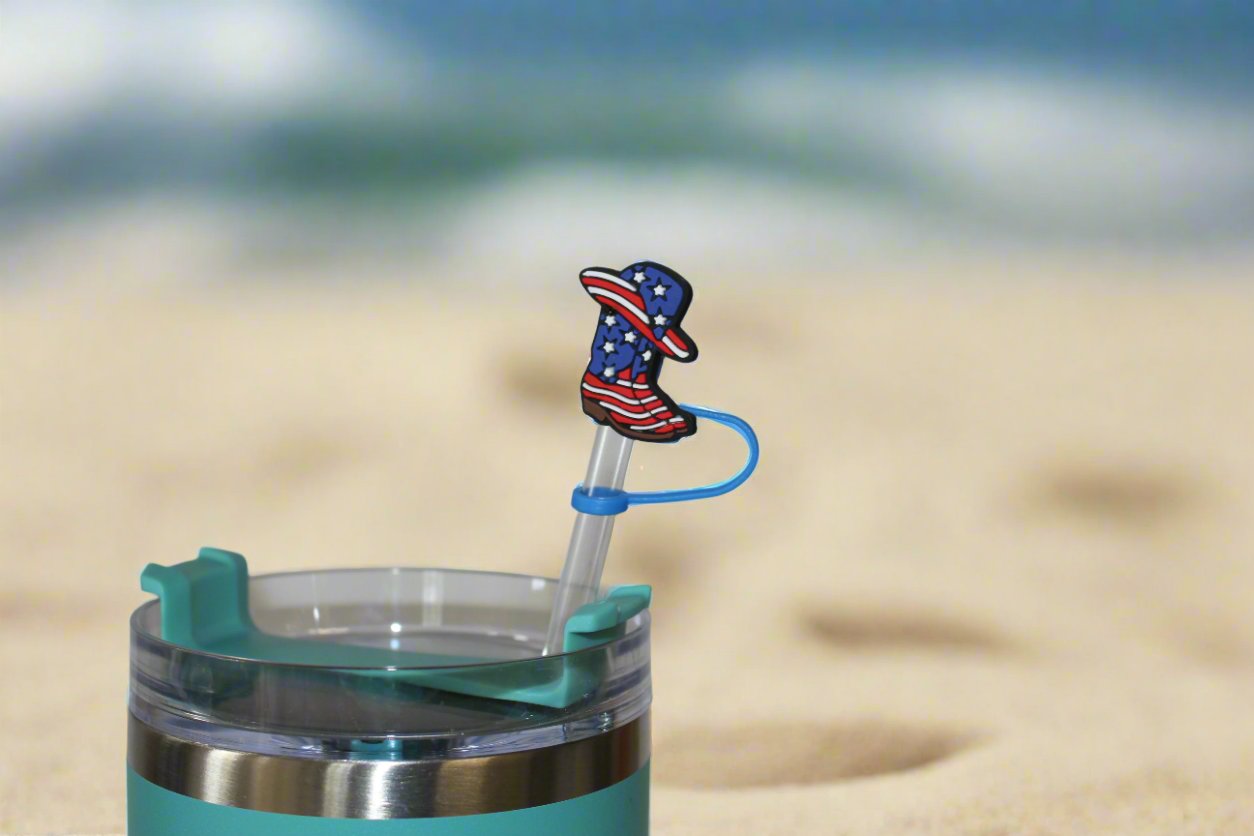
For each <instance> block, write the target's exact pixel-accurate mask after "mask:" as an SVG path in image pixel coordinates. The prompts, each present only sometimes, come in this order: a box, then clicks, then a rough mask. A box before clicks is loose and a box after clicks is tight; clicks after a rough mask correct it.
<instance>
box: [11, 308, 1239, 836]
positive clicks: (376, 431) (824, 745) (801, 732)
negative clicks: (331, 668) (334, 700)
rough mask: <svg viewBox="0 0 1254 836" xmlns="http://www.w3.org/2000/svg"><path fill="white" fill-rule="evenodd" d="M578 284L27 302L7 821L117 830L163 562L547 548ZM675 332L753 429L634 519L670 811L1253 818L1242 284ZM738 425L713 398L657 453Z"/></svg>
mask: <svg viewBox="0 0 1254 836" xmlns="http://www.w3.org/2000/svg"><path fill="white" fill-rule="evenodd" d="M566 297H569V301H566ZM577 297H578V294H577V293H571V294H565V295H564V294H563V293H562V292H559V291H558V290H554V291H553V292H552V293H551V294H550V295H549V297H548V298H544V297H543V296H541V295H536V296H533V297H532V298H531V299H530V300H529V301H525V302H520V303H519V305H518V306H517V307H515V309H514V310H513V312H510V313H507V311H506V310H505V308H504V306H503V305H499V306H495V307H493V306H489V305H487V304H486V303H485V302H484V301H483V300H481V299H472V298H469V297H460V296H434V297H433V296H432V295H431V294H430V293H428V294H425V295H420V294H418V293H416V292H412V291H403V290H385V289H378V288H376V289H374V290H372V291H370V292H364V291H359V292H357V293H356V294H351V293H349V292H348V291H336V290H320V291H313V290H297V289H295V288H290V287H289V288H286V289H284V288H275V289H272V290H270V291H268V292H243V291H238V290H237V291H232V292H229V293H228V292H223V293H218V294H199V295H198V294H192V293H190V292H180V293H173V292H170V293H166V292H154V293H152V294H150V295H149V296H148V297H146V298H144V299H137V298H133V297H127V296H125V295H119V296H117V297H115V298H112V299H108V300H105V299H102V298H101V297H100V296H99V295H88V294H78V295H70V296H66V295H62V296H50V295H46V294H40V293H35V292H30V293H24V294H17V293H11V294H9V295H7V296H5V297H3V300H2V302H3V304H2V309H3V310H2V312H0V387H2V388H0V394H2V404H0V406H2V409H0V443H2V447H0V453H2V460H0V465H2V467H3V472H4V474H5V477H6V478H5V479H4V480H3V483H2V485H3V487H2V490H3V492H4V494H3V502H2V503H0V520H2V524H3V528H2V530H0V548H2V549H3V555H4V557H3V564H2V568H0V572H2V573H3V574H2V575H0V658H3V660H4V664H5V670H6V674H5V676H4V677H3V679H0V722H2V724H3V728H4V730H5V752H4V757H3V758H0V832H3V833H109V834H111V833H121V832H122V831H123V828H124V802H123V792H122V789H123V763H124V740H123V731H124V726H125V716H126V715H125V712H126V709H125V694H126V675H127V667H126V653H127V634H126V624H127V616H128V614H129V612H130V611H131V610H132V609H133V608H134V607H135V606H136V605H137V604H139V603H141V602H142V601H144V600H145V598H146V596H145V595H144V594H143V593H142V592H141V591H140V590H139V587H138V581H137V578H138V573H139V570H140V569H141V567H142V566H143V565H144V564H145V563H147V562H148V561H161V562H177V561H180V560H185V559H188V558H191V557H192V556H194V554H195V552H196V549H197V548H198V547H199V546H201V545H204V544H213V545H218V546H222V547H226V548H231V549H235V550H238V551H242V552H244V553H245V554H246V555H248V557H249V558H250V560H251V562H252V564H253V566H254V568H255V569H256V570H257V571H267V570H286V569H295V568H311V567H327V566H368V565H386V564H406V565H439V566H463V567H480V568H496V569H502V570H513V571H524V572H534V573H545V574H552V573H555V572H556V571H557V570H558V568H559V564H560V560H561V556H562V551H563V548H564V543H565V538H566V536H567V533H568V530H569V528H568V527H569V522H570V514H571V512H570V510H569V508H568V507H567V506H566V498H567V496H568V493H569V490H570V486H571V484H572V482H574V481H575V480H576V479H577V477H578V476H579V475H580V474H581V472H582V467H583V463H584V461H583V460H584V456H585V455H586V449H587V443H588V442H589V441H590V439H591V434H592V432H591V429H590V427H589V426H588V425H587V424H586V422H585V419H583V418H582V416H581V415H580V414H579V409H578V405H577V402H576V400H575V391H576V388H575V387H576V385H577V381H578V378H579V373H580V371H581V366H580V361H579V357H580V355H581V353H582V352H583V351H584V350H585V348H586V340H587V338H588V336H589V333H590V328H591V323H590V321H589V319H590V311H589V310H588V309H587V306H586V305H585V304H584V300H582V299H580V298H577ZM554 300H561V301H556V302H555V301H554ZM569 323H574V326H573V327H572V326H571V325H570V324H569ZM685 324H686V326H687V327H688V331H689V333H691V334H692V335H693V336H694V337H695V338H696V339H697V340H698V342H699V343H700V345H701V349H702V360H701V361H700V362H699V363H697V364H696V365H695V366H692V367H686V368H678V367H676V368H669V369H668V370H667V373H666V375H665V376H664V379H663V380H664V383H665V384H666V386H667V388H668V390H669V391H671V393H672V394H674V395H676V396H677V397H679V398H680V399H683V400H689V401H693V402H697V403H708V404H710V405H718V406H722V407H725V408H728V409H730V410H733V411H735V412H738V413H740V414H742V415H744V416H746V417H748V418H750V419H751V420H752V421H753V422H754V423H755V424H756V426H757V427H758V429H759V432H760V433H761V436H762V438H763V442H764V455H763V459H762V466H761V470H760V472H759V474H758V475H757V476H756V477H755V478H754V480H753V481H752V482H751V483H750V485H748V486H746V488H745V489H743V490H742V491H741V492H739V493H737V494H735V495H732V496H729V497H726V498H724V499H721V500H718V501H713V502H709V503H705V504H702V505H694V506H692V507H688V508H682V509H681V508H645V509H637V510H634V511H632V512H631V514H630V516H629V518H628V519H626V520H624V521H623V522H622V523H621V524H620V526H619V534H618V536H617V537H616V541H615V545H614V549H613V552H612V554H611V558H610V564H611V565H610V570H609V574H610V579H611V580H613V581H637V582H648V583H652V584H653V585H654V586H655V589H656V596H655V605H654V617H655V627H656V631H655V635H654V680H655V685H654V688H655V756H654V770H655V771H654V776H655V779H654V814H653V821H654V831H655V832H656V833H659V834H664V836H687V835H688V834H721V833H746V834H796V833H816V834H844V833H850V834H890V833H891V834H903V833H909V834H987V835H988V836H991V834H1011V833H1013V834H1073V833H1074V834H1092V833H1101V834H1137V836H1146V834H1172V835H1173V836H1175V835H1176V834H1216V833H1224V834H1231V833H1254V607H1252V606H1251V603H1252V601H1254V444H1251V428H1254V294H1251V293H1250V292H1248V291H1243V290H1241V289H1239V286H1237V285H1229V286H1227V287H1223V286H1218V285H1215V286H1189V287H1184V286H1180V287H1176V288H1174V289H1173V288H1166V287H1153V288H1151V287H1141V288H1139V289H1132V288H1127V287H1125V288H1117V287H1111V288H1107V289H1092V288H1089V289H1080V288H1078V287H1074V288H1070V289H1060V288H1059V287H1057V286H1053V287H1047V286H1028V287H1022V288H1020V289H1018V290H1015V291H993V290H988V289H978V288H965V289H964V288H951V289H949V290H946V291H939V290H931V291H925V290H922V289H919V288H914V289H906V288H899V289H896V290H873V289H868V288H863V289H852V288H846V289H844V290H839V291H821V290H817V289H810V290H804V291H800V290H799V291H797V293H796V294H795V295H794V297H793V298H791V299H790V305H789V306H788V307H784V306H783V305H782V304H781V303H780V302H778V301H772V300H770V299H767V298H764V295H763V294H762V293H760V292H755V291H754V290H752V289H751V288H750V287H747V286H746V287H743V288H741V287H729V288H726V289H720V290H719V292H718V293H715V292H711V291H707V292H706V293H705V294H704V295H703V298H702V300H701V304H700V305H698V306H695V307H694V308H693V311H692V313H691V314H690V316H689V319H688V320H687V321H686V323H685ZM584 326H587V327H584ZM739 455H740V454H739V451H738V447H737V441H736V439H735V437H734V436H732V435H731V434H730V433H725V432H722V431H720V430H719V429H717V428H715V427H712V426H709V427H706V428H703V430H702V432H701V433H700V434H699V435H698V437H697V438H696V439H695V440H692V441H687V442H685V443H684V444H682V445H680V446H679V447H677V448H663V449H648V450H644V451H642V452H640V453H639V454H638V455H637V456H636V459H635V463H634V464H635V467H634V470H633V474H632V476H631V483H632V484H633V485H634V486H636V487H640V488H646V487H661V486H666V485H672V484H676V483H690V482H694V481H696V480H699V479H704V478H713V477H715V476H717V475H719V474H721V473H722V472H724V471H725V470H728V469H729V468H730V467H731V466H733V465H734V462H735V460H737V459H738V457H739ZM485 506H491V507H493V508H494V509H495V510H494V511H493V514H492V519H491V521H490V522H489V523H487V524H484V523H483V522H482V521H480V520H477V519H476V518H475V516H474V514H475V512H476V510H481V509H482V508H484V507H485Z"/></svg>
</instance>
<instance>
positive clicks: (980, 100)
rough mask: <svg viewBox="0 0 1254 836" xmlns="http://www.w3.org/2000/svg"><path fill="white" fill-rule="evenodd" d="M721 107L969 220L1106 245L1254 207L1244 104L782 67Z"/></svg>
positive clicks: (922, 69) (999, 69)
mask: <svg viewBox="0 0 1254 836" xmlns="http://www.w3.org/2000/svg"><path fill="white" fill-rule="evenodd" d="M727 101H728V110H729V112H730V113H731V114H732V115H733V118H734V119H735V120H736V121H737V122H738V123H739V124H740V125H742V126H744V127H746V128H748V129H749V130H751V131H753V132H755V133H757V134H758V135H759V136H760V137H762V138H763V139H765V140H767V141H771V142H775V143H779V144H782V145H786V146H789V147H793V148H804V149H805V150H806V151H808V152H810V153H813V154H815V155H818V156H820V157H822V156H823V155H826V156H827V158H828V159H829V161H830V163H831V165H832V166H834V167H836V166H840V165H841V164H842V163H844V164H847V162H848V160H850V159H858V160H861V161H863V164H869V165H870V166H874V167H880V168H881V169H882V170H884V171H886V172H888V173H889V174H890V175H894V176H896V177H897V178H899V179H900V181H901V182H903V183H904V184H905V185H906V186H907V188H908V189H909V188H913V189H914V190H917V191H918V192H919V193H920V194H921V195H924V196H925V197H926V198H928V199H931V200H934V201H936V202H937V203H939V204H945V203H952V204H955V205H956V206H959V207H962V208H965V209H966V210H967V211H969V212H970V213H971V215H972V216H973V217H984V218H988V219H990V220H993V219H997V218H998V217H1000V218H1001V219H1002V220H1003V221H1006V220H1009V221H1012V222H1013V221H1014V220H1016V218H1017V220H1018V221H1019V222H1020V223H1021V224H1023V225H1025V226H1028V227H1033V226H1040V225H1045V226H1049V225H1057V226H1062V227H1065V228H1071V229H1073V230H1074V229H1080V228H1084V227H1086V226H1087V227H1089V228H1092V229H1094V230H1096V231H1098V232H1101V231H1112V230H1114V231H1117V230H1120V229H1129V228H1130V229H1136V228H1138V227H1140V228H1157V227H1161V226H1163V225H1168V224H1172V223H1183V224H1197V223H1202V224H1206V223H1207V222H1214V223H1218V224H1222V223H1223V218H1224V217H1225V216H1226V215H1228V214H1230V213H1232V212H1244V213H1246V214H1247V216H1248V214H1249V212H1250V210H1251V206H1250V202H1251V200H1254V108H1251V106H1250V104H1249V102H1248V101H1241V102H1233V101H1215V100H1211V101H1206V100H1202V99H1200V98H1199V97H1198V95H1197V93H1196V91H1194V92H1193V93H1192V94H1187V95H1186V94H1185V93H1183V92H1178V91H1177V92H1168V91H1166V90H1161V89H1156V88H1154V87H1153V86H1152V85H1151V84H1149V83H1148V82H1147V81H1146V80H1145V79H1141V80H1139V81H1138V83H1136V84H1132V83H1130V82H1126V81H1123V82H1121V81H1119V80H1116V79H1113V78H1109V77H1097V76H1094V75H1079V74H1074V73H1065V72H1059V71H1058V70H1057V69H1053V70H1051V71H1050V72H1044V71H1038V72H1033V71H1031V70H1030V69H1025V67H1024V66H1023V65H1022V64H1015V65H1004V66H1002V65H996V64H987V63H984V64H976V63H968V64H958V63H954V62H951V61H933V62H931V63H927V64H923V63H901V64H896V65H893V64H887V65H886V64H885V63H883V62H882V61H881V62H866V61H864V62H861V63H856V62H851V63H847V64H838V63H831V64H795V63H779V64H767V65H761V66H757V67H754V68H751V69H748V70H746V71H745V72H743V73H742V74H740V75H739V76H737V77H736V78H735V79H734V80H733V81H732V83H731V84H730V85H729V90H728V97H727ZM1006 213H1010V214H1011V215H1012V217H1007V216H1006Z"/></svg>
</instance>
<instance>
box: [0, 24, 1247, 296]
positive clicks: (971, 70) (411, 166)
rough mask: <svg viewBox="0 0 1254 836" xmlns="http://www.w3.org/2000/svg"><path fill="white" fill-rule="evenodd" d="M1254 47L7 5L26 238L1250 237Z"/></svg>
mask: <svg viewBox="0 0 1254 836" xmlns="http://www.w3.org/2000/svg"><path fill="white" fill-rule="evenodd" d="M1252 44H1254V13H1252V12H1251V11H1250V10H1249V8H1248V7H1247V6H1245V5H1243V4H1238V3H1225V2H1218V0H1208V2H1185V1H1184V0H1175V1H1174V2H1146V3H1139V4H1107V5H1106V6H1102V7H1099V6H1097V5H1095V4H1091V3H1080V2H1065V3H1052V4H1018V3H993V4H989V3H975V2H967V1H966V0H963V1H962V2H951V3H946V4H935V3H927V2H922V0H914V1H913V2H898V3H890V4H855V3H852V2H838V3H819V2H812V1H811V2H802V3H783V4H780V3H775V4H771V3H750V4H738V5H736V6H735V7H734V8H727V7H726V6H725V5H724V4H719V3H714V2H691V1H689V2H679V3H657V4H651V5H649V6H647V7H645V8H644V9H643V10H642V9H641V8H640V7H631V8H628V7H620V6H618V5H616V4H610V3H605V2H590V3H574V2H546V3H521V2H499V1H498V2H491V3H489V2H482V0H476V2H463V3H457V4H409V3H397V2H364V0H361V1H359V2H297V0H264V1H263V2H248V3H238V2H237V3H206V2H185V3H173V2H167V3H154V2H119V1H118V0H107V1H106V0H75V2H64V0H50V1H49V0H45V1H44V2H40V1H39V0H34V1H32V0H0V125H3V130H2V132H0V242H3V244H4V254H3V256H0V258H3V262H0V265H2V266H4V267H5V275H6V278H7V279H8V280H9V281H25V282H42V281H53V280H56V278H57V277H58V276H60V275H62V274H63V273H64V271H65V270H66V269H67V264H66V260H67V259H69V258H71V256H68V255H67V254H66V249H67V247H70V248H72V249H73V250H74V251H76V252H79V253H81V254H82V255H83V259H86V260H87V261H90V262H91V263H92V264H101V263H113V264H114V265H115V267H116V266H118V265H122V266H125V265H128V264H133V263H135V262H137V261H143V262H144V263H145V264H151V263H152V262H153V260H154V259H155V260H156V261H157V262H160V261H161V259H162V258H163V257H168V259H169V261H170V263H171V265H174V266H177V265H179V264H184V263H190V262H196V263H202V264H203V263H206V262H211V263H213V264H218V261H220V260H223V259H224V260H225V262H227V263H229V264H233V263H238V262H241V261H244V262H250V263H263V264H278V265H295V270H296V272H298V273H299V272H300V270H301V269H305V268H311V267H315V266H316V267H317V268H319V269H326V270H331V271H334V270H336V269H340V266H341V265H354V266H360V265H363V264H376V265H379V266H380V270H382V271H386V270H389V269H396V266H397V265H407V266H409V267H413V268H414V272H415V273H416V274H419V275H421V274H424V273H431V272H436V271H438V270H446V269H455V268H456V269H472V268H475V267H478V266H480V265H491V264H497V263H500V262H501V261H502V260H508V261H511V262H515V263H521V264H527V265H536V266H537V267H539V266H541V265H546V264H548V263H549V262H550V261H552V260H553V259H555V258H557V257H558V254H560V256H561V260H562V261H563V262H566V261H569V260H570V259H574V260H575V261H578V262H579V263H583V262H582V261H581V260H580V259H583V260H590V261H598V262H599V261H604V260H606V258H607V256H614V255H615V254H617V253H619V252H620V251H621V252H622V258H620V259H619V260H624V261H626V260H632V259H634V258H638V257H639V255H640V254H641V253H642V252H645V253H649V254H651V255H653V256H654V257H667V258H671V257H674V258H678V259H681V260H685V259H698V258H699V259H701V260H702V261H703V262H705V263H707V264H712V265H714V266H717V267H727V268H731V267H735V268H736V269H741V270H746V271H751V270H760V269H763V268H765V267H775V268H789V269H794V270H800V271H808V272H810V273H814V274H819V275H821V274H823V272H824V271H825V269H826V268H825V265H829V264H831V263H832V261H833V260H837V261H840V260H848V259H851V258H853V259H857V258H863V257H865V258H868V259H892V258H894V257H896V256H899V255H901V254H903V253H912V252H918V251H920V250H923V251H928V250H931V249H938V250H939V249H953V248H957V249H966V250H970V249H980V248H986V247H992V248H999V247H1042V248H1046V249H1049V248H1059V247H1062V248H1070V247H1077V246H1080V247H1098V248H1105V249H1110V248H1114V249H1119V248H1129V247H1130V248H1139V249H1145V248H1151V249H1161V248H1168V249H1173V250H1178V249H1181V248H1184V249H1186V250H1199V249H1200V250H1204V251H1207V252H1215V251H1225V252H1226V251H1230V250H1237V251H1240V250H1244V249H1246V248H1248V246H1249V244H1250V241H1249V237H1250V236H1249V230H1250V229H1254V92H1252V89H1254V88H1252V87H1251V85H1250V83H1249V82H1250V80H1251V79H1252V78H1254V49H1251V45H1252ZM137 253H138V254H139V255H137ZM585 253H586V255H585ZM163 254H164V255H163ZM89 256H90V257H89ZM141 256H142V257H141ZM83 259H80V261H82V260H83ZM389 265H390V266H389ZM78 266H79V267H80V268H81V267H83V265H82V264H79V265H78ZM302 266H303V267H302ZM84 269H89V272H90V269H94V268H84ZM227 269H229V268H227ZM215 271H216V272H221V269H220V268H219V267H214V268H213V269H210V270H209V272H211V273H213V272H215ZM167 272H169V271H167ZM189 272H195V271H189ZM524 272H525V271H524Z"/></svg>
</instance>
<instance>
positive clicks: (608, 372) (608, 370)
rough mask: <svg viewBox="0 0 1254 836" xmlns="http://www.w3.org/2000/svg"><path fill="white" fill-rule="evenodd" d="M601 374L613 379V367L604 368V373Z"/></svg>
mask: <svg viewBox="0 0 1254 836" xmlns="http://www.w3.org/2000/svg"><path fill="white" fill-rule="evenodd" d="M601 374H603V375H605V376H606V377H613V376H614V367H613V366H606V367H605V371H603V372H601Z"/></svg>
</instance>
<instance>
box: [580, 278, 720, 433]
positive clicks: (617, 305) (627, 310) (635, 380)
mask: <svg viewBox="0 0 1254 836" xmlns="http://www.w3.org/2000/svg"><path fill="white" fill-rule="evenodd" d="M628 277H630V278H628ZM580 280H581V282H582V283H583V285H584V288H585V289H586V290H587V291H588V293H589V295H591V296H592V297H593V298H594V299H596V300H597V301H598V302H601V303H602V307H601V312H600V315H599V317H600V318H599V320H598V322H597V331H596V336H595V338H594V339H593V343H592V350H591V354H590V359H589V363H588V368H587V370H586V371H585V372H584V379H583V381H582V382H581V384H580V390H581V394H582V396H583V410H584V413H585V414H586V415H588V416H589V417H590V418H592V419H593V420H594V421H596V422H597V423H599V424H605V425H608V426H610V427H612V428H613V429H614V430H615V431H616V432H618V433H619V434H621V435H624V436H626V437H628V438H632V439H636V440H639V441H651V442H668V441H677V440H679V439H680V438H683V437H685V436H688V435H692V434H693V433H695V432H696V429H697V424H696V419H695V418H694V417H693V415H692V414H691V413H689V412H686V411H684V410H682V409H680V408H679V406H678V405H677V404H676V403H675V401H674V400H673V399H672V398H671V397H670V396H669V395H667V394H666V393H665V392H664V391H662V389H661V387H659V386H658V385H657V376H658V374H659V373H660V371H661V364H662V359H663V357H668V356H669V357H674V358H675V359H678V360H680V361H681V362H689V361H691V360H692V359H695V358H696V345H695V343H693V341H692V339H691V338H690V337H688V335H687V334H685V333H684V332H683V331H682V330H681V329H680V328H679V324H680V320H682V318H683V314H684V312H685V311H686V310H687V307H688V304H689V302H690V301H691V298H692V293H691V288H690V287H689V286H688V284H687V282H686V281H684V280H683V278H682V277H679V276H678V274H675V273H673V272H671V271H668V270H666V268H661V267H659V266H658V265H654V264H652V263H650V262H642V263H641V264H638V265H634V266H633V267H630V268H628V269H627V270H624V271H622V272H621V273H618V274H616V273H614V272H613V271H609V270H604V269H601V268H592V269H589V270H585V271H584V272H583V273H582V274H581V276H580ZM628 281H631V282H634V283H633V284H628ZM645 323H649V324H648V325H646V324H645Z"/></svg>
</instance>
